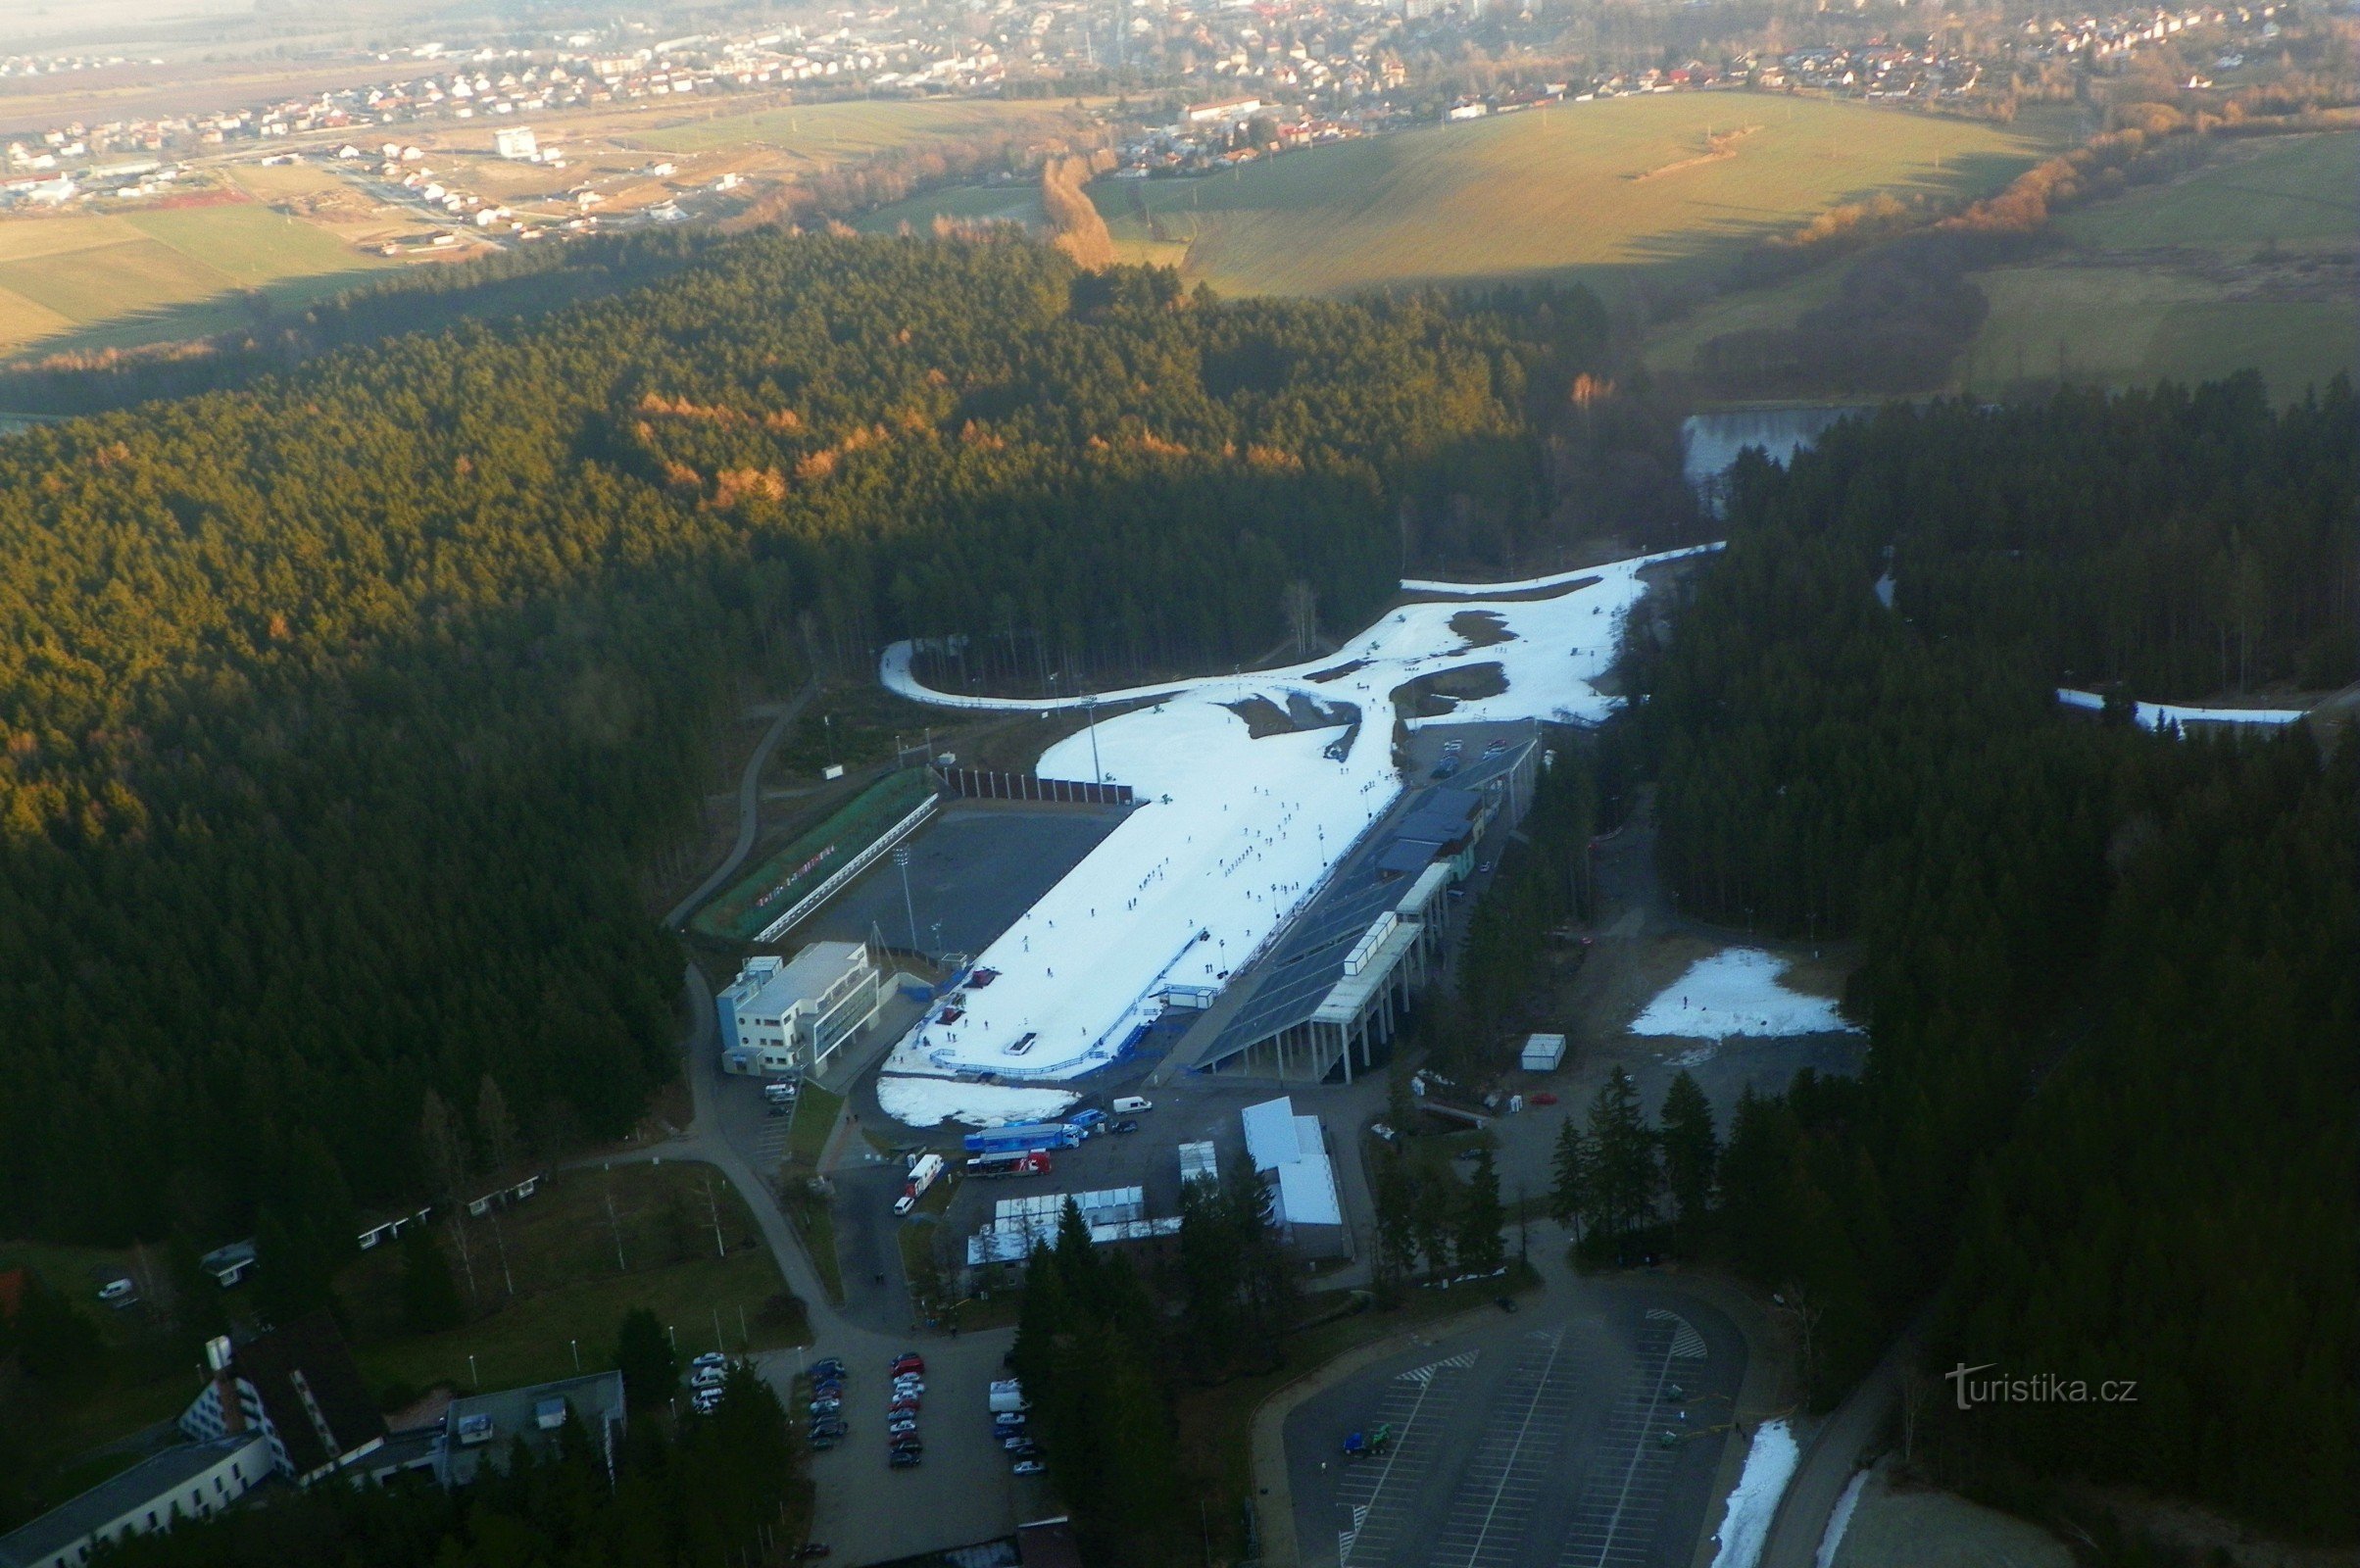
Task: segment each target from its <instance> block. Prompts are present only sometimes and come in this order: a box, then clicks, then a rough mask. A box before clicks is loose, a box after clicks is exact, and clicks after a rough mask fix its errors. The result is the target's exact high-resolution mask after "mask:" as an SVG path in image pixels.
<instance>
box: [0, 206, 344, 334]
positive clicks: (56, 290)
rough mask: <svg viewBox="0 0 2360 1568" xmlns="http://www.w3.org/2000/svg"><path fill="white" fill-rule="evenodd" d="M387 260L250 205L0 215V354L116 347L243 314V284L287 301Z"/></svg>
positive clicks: (217, 326) (246, 315) (248, 310)
mask: <svg viewBox="0 0 2360 1568" xmlns="http://www.w3.org/2000/svg"><path fill="white" fill-rule="evenodd" d="M386 265H389V264H387V263H385V262H383V261H382V260H381V259H380V258H378V257H376V256H374V255H370V254H368V253H365V252H362V251H357V250H355V249H353V248H352V247H351V246H350V245H348V244H346V243H345V242H344V241H343V240H342V239H341V238H339V237H338V236H337V235H335V234H333V233H331V232H329V231H328V230H327V229H325V228H323V227H321V226H320V225H318V224H315V223H312V222H309V221H304V220H302V219H297V218H290V217H288V216H286V215H285V214H282V213H277V212H273V211H271V210H270V209H269V208H267V207H261V206H255V205H251V204H231V205H223V206H218V207H185V208H172V209H157V210H150V211H144V212H126V213H120V214H116V213H107V214H89V215H81V214H74V215H69V216H64V217H58V218H38V219H18V220H14V221H8V222H4V223H0V354H7V353H14V352H19V351H22V350H25V349H35V348H37V349H41V350H50V349H58V348H69V347H71V348H103V347H122V346H124V345H128V344H132V343H140V342H152V341H156V340H158V339H161V338H168V337H191V336H197V335H201V334H203V333H207V332H218V331H223V330H226V329H227V328H229V327H232V326H236V325H238V324H240V323H241V322H244V321H248V320H251V319H253V316H252V307H251V305H250V304H249V302H248V300H247V299H246V297H245V293H244V291H246V290H259V291H261V292H262V293H263V295H264V296H265V298H266V299H268V300H269V301H270V303H271V305H272V306H273V307H274V308H275V307H282V306H294V305H299V304H301V303H304V302H306V301H309V300H312V299H316V298H318V297H320V295H322V294H326V293H331V292H333V291H335V290H337V289H340V288H345V287H348V286H350V285H351V284H353V283H356V282H359V281H361V279H360V277H359V275H358V274H360V273H362V272H364V271H367V270H371V269H374V268H380V267H383V266H386Z"/></svg>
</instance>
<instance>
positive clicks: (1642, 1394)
mask: <svg viewBox="0 0 2360 1568" xmlns="http://www.w3.org/2000/svg"><path fill="white" fill-rule="evenodd" d="M1705 1354H1706V1352H1705V1347H1704V1339H1703V1336H1702V1335H1699V1334H1698V1333H1697V1332H1696V1329H1695V1327H1694V1326H1692V1325H1691V1324H1690V1323H1689V1321H1688V1320H1687V1319H1686V1318H1683V1317H1680V1316H1679V1315H1677V1314H1676V1313H1672V1312H1666V1311H1663V1310H1661V1309H1660V1308H1655V1309H1650V1310H1649V1311H1648V1312H1647V1319H1646V1321H1645V1322H1644V1323H1643V1324H1642V1325H1641V1328H1640V1332H1639V1346H1638V1354H1637V1356H1636V1357H1635V1363H1636V1364H1635V1367H1634V1372H1633V1376H1632V1378H1631V1382H1630V1384H1629V1386H1628V1387H1626V1388H1625V1389H1624V1390H1623V1392H1622V1394H1621V1395H1620V1396H1619V1397H1616V1399H1615V1401H1614V1407H1613V1409H1612V1410H1610V1411H1609V1412H1608V1413H1607V1416H1606V1420H1605V1423H1604V1426H1603V1429H1602V1431H1601V1433H1600V1441H1599V1444H1598V1458H1597V1460H1596V1461H1595V1462H1594V1463H1593V1464H1592V1466H1591V1471H1590V1482H1589V1484H1588V1485H1587V1486H1585V1487H1584V1488H1583V1489H1582V1495H1581V1499H1580V1500H1579V1501H1578V1502H1576V1503H1575V1504H1574V1510H1573V1520H1572V1523H1571V1525H1570V1526H1569V1528H1568V1529H1567V1531H1566V1534H1565V1549H1564V1551H1563V1553H1562V1554H1561V1555H1559V1557H1558V1558H1557V1562H1558V1568H1645V1565H1646V1564H1647V1560H1648V1557H1649V1554H1650V1552H1651V1550H1652V1548H1653V1546H1654V1542H1655V1526H1656V1523H1657V1521H1658V1520H1659V1519H1660V1518H1661V1516H1662V1513H1663V1499H1664V1494H1665V1493H1666V1491H1667V1490H1668V1489H1669V1487H1670V1484H1671V1477H1672V1471H1673V1469H1674V1467H1675V1466H1676V1465H1677V1463H1678V1461H1679V1457H1680V1451H1681V1447H1682V1444H1683V1443H1684V1442H1685V1434H1684V1435H1683V1439H1682V1441H1680V1442H1674V1443H1672V1444H1669V1445H1666V1444H1665V1443H1664V1442H1663V1441H1662V1438H1663V1435H1664V1434H1665V1433H1666V1432H1672V1431H1680V1430H1682V1429H1681V1428H1680V1427H1679V1425H1678V1423H1677V1421H1676V1419H1675V1417H1674V1416H1673V1414H1672V1412H1673V1410H1674V1409H1676V1408H1677V1407H1678V1396H1677V1395H1676V1393H1675V1391H1681V1392H1685V1390H1686V1389H1687V1388H1688V1387H1690V1386H1693V1385H1695V1384H1696V1381H1697V1378H1698V1376H1699V1375H1700V1374H1701V1373H1702V1372H1703V1370H1704V1361H1705Z"/></svg>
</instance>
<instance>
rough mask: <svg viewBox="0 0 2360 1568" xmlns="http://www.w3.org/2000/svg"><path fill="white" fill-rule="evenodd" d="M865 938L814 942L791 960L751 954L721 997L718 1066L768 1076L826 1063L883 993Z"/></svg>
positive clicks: (860, 1025)
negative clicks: (785, 960) (847, 940)
mask: <svg viewBox="0 0 2360 1568" xmlns="http://www.w3.org/2000/svg"><path fill="white" fill-rule="evenodd" d="M879 979H880V977H879V974H878V971H877V964H876V960H875V959H874V958H872V957H871V956H869V952H868V948H867V946H866V944H864V943H860V942H814V943H812V944H811V946H810V947H808V948H806V949H804V950H803V951H802V952H801V953H799V954H797V955H795V959H794V961H793V962H792V963H787V962H782V961H781V960H779V959H778V958H776V957H773V956H769V955H767V954H764V955H761V956H756V957H752V958H748V959H747V960H746V966H745V967H744V968H743V969H741V970H739V971H738V977H737V979H735V980H734V981H732V982H730V984H729V985H728V987H727V988H726V989H724V990H723V991H722V992H721V995H720V997H719V998H718V999H717V1003H716V1006H717V1010H718V1011H719V1014H720V1024H721V1068H722V1070H723V1071H725V1072H734V1073H748V1074H755V1075H759V1076H765V1077H779V1076H783V1075H788V1074H809V1073H816V1072H819V1071H820V1070H822V1069H823V1068H824V1067H825V1066H826V1064H827V1060H828V1057H829V1056H831V1055H833V1054H835V1051H836V1048H837V1047H838V1046H841V1045H843V1044H844V1042H845V1041H847V1040H849V1039H851V1038H852V1037H853V1036H854V1035H855V1034H857V1033H859V1032H860V1030H861V1029H862V1028H863V1027H865V1026H866V1025H867V1023H868V1021H869V1020H870V1019H871V1018H874V1017H875V1016H876V1015H877V1007H878V1005H879V1004H880V1003H881V1002H882V1001H883V990H882V988H881V986H880V984H879Z"/></svg>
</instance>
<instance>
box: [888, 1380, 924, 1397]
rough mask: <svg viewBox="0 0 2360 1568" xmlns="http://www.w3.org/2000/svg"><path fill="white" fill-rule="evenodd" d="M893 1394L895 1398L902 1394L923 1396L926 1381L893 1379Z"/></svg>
mask: <svg viewBox="0 0 2360 1568" xmlns="http://www.w3.org/2000/svg"><path fill="white" fill-rule="evenodd" d="M893 1392H894V1393H895V1395H896V1396H900V1395H904V1394H923V1393H925V1392H926V1380H925V1379H924V1378H920V1377H907V1378H895V1379H894V1380H893Z"/></svg>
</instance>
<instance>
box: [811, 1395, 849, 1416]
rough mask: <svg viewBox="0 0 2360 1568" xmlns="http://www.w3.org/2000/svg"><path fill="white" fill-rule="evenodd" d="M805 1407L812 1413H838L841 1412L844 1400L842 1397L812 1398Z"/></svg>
mask: <svg viewBox="0 0 2360 1568" xmlns="http://www.w3.org/2000/svg"><path fill="white" fill-rule="evenodd" d="M807 1408H808V1409H809V1411H810V1412H811V1414H812V1415H838V1414H841V1413H842V1412H843V1409H844V1401H843V1400H842V1399H813V1400H812V1401H811V1404H810V1405H809V1406H807Z"/></svg>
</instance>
